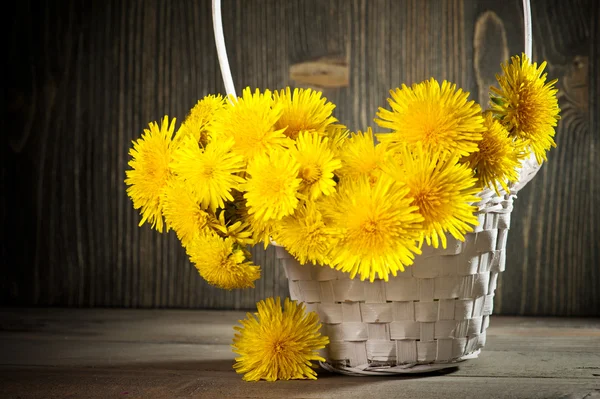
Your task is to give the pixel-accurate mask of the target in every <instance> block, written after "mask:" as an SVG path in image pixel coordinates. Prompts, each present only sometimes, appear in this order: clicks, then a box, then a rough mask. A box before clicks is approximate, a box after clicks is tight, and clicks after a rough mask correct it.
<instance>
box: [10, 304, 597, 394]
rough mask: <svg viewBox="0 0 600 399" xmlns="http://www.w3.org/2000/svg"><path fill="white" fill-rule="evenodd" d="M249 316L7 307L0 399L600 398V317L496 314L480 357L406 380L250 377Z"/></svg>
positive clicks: (395, 378) (205, 312)
mask: <svg viewBox="0 0 600 399" xmlns="http://www.w3.org/2000/svg"><path fill="white" fill-rule="evenodd" d="M243 317H244V313H242V312H233V311H231V312H230V311H193V310H125V309H118V310H117V309H94V310H92V309H56V308H51V309H39V308H37V309H25V308H22V309H7V308H2V309H0V349H1V351H0V397H2V398H15V399H16V398H19V399H26V398H283V397H286V398H344V399H349V398H361V399H365V398H379V397H381V398H420V399H428V398H486V399H488V398H581V399H583V398H586V399H591V398H600V319H572V318H571V319H566V318H565V319H560V318H523V317H501V316H492V318H491V325H490V328H489V330H488V335H487V337H488V339H487V343H486V347H485V348H484V349H483V351H482V353H481V355H480V356H479V358H478V359H475V360H471V361H468V362H465V363H462V364H461V365H460V366H459V367H457V368H455V369H451V370H450V371H446V372H440V373H437V374H428V375H424V376H414V375H413V376H409V377H348V376H341V375H336V374H330V373H327V372H324V371H322V372H319V379H318V381H278V382H275V383H269V382H257V383H247V382H243V381H242V379H241V376H240V375H238V374H236V373H235V372H234V371H233V369H232V367H231V366H232V363H233V361H232V360H233V357H234V354H233V353H232V352H231V348H230V343H231V338H232V336H233V330H232V326H233V325H235V324H237V320H239V319H241V318H243Z"/></svg>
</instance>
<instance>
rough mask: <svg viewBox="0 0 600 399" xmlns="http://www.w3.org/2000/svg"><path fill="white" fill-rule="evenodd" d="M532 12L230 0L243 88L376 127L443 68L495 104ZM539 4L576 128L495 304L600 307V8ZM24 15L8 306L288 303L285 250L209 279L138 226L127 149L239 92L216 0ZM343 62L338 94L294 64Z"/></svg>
mask: <svg viewBox="0 0 600 399" xmlns="http://www.w3.org/2000/svg"><path fill="white" fill-rule="evenodd" d="M520 4H521V2H520V1H519V0H510V1H501V2H500V1H495V0H478V1H467V0H429V1H420V0H402V1H395V0H371V1H367V0H347V1H346V0H327V1H317V0H294V1H278V0H261V1H259V0H245V1H244V0H237V1H234V0H226V1H224V2H223V7H224V8H223V18H224V21H225V38H226V41H227V44H228V49H229V52H230V61H231V63H232V65H231V67H232V73H233V77H234V81H235V82H236V86H237V88H238V90H239V89H241V88H242V87H245V86H250V87H259V88H271V89H276V88H281V87H284V86H286V85H291V86H307V85H313V86H319V87H322V88H323V91H324V94H325V96H327V97H328V99H330V100H331V101H332V102H334V103H335V104H336V105H337V108H336V116H337V117H338V118H339V119H340V120H341V121H343V122H344V123H346V124H347V125H348V126H349V127H350V128H352V129H365V128H366V127H367V126H369V125H370V126H373V125H374V124H373V118H374V116H375V113H376V111H377V107H378V106H384V105H385V103H386V102H385V100H386V97H387V95H388V90H389V89H391V88H394V87H397V86H399V85H400V84H402V83H406V84H412V83H415V82H418V81H421V80H423V79H427V78H429V77H431V76H433V77H435V78H436V79H438V80H442V79H448V80H451V81H453V82H455V83H457V85H458V86H460V87H463V88H464V89H465V90H467V91H470V92H471V93H473V98H481V97H482V96H486V95H487V90H488V86H489V85H490V84H491V83H493V82H494V74H495V73H496V72H498V69H499V65H498V64H499V62H500V61H502V60H503V59H504V58H505V57H506V55H508V54H518V53H520V52H521V51H522V36H523V34H522V22H521V8H520V7H521V5H520ZM532 8H533V19H534V58H535V59H536V60H542V59H546V60H548V72H549V75H550V76H551V77H553V78H554V77H556V78H558V79H559V83H558V87H559V89H560V105H561V108H562V109H563V112H562V115H563V120H562V121H561V123H560V127H559V130H558V132H557V137H556V139H557V143H558V148H557V149H555V150H552V151H551V152H550V155H549V162H548V164H547V165H545V166H544V167H543V168H542V170H541V171H540V173H539V175H538V176H537V177H536V178H535V179H534V181H533V182H532V183H530V184H529V185H528V186H527V187H526V188H525V189H524V190H523V191H522V193H521V194H520V195H519V198H518V199H517V200H516V203H515V211H514V215H513V219H512V220H513V225H512V230H511V233H510V235H509V240H508V248H510V249H509V252H508V258H507V270H506V272H505V273H504V275H503V276H502V283H501V285H500V286H499V289H498V291H497V293H498V296H497V301H496V308H495V312H496V313H505V314H538V315H599V314H600V290H598V289H597V287H598V286H599V285H600V270H599V267H598V265H599V264H600V255H599V248H598V247H599V242H600V231H599V226H600V215H599V212H598V210H597V204H598V203H599V199H600V192H599V190H600V189H599V187H600V179H599V173H598V171H597V166H596V164H597V161H598V159H599V158H598V151H599V150H598V148H599V146H600V135H599V128H600V127H599V124H598V118H599V115H600V110H599V109H598V107H599V105H598V94H599V80H600V76H599V73H598V71H599V70H600V65H599V64H600V49H599V46H600V29H599V27H598V24H599V23H598V21H600V10H599V5H598V2H596V1H594V0H572V1H568V2H565V1H561V0H549V1H543V0H533V1H532ZM8 15H11V16H12V17H11V18H10V19H9V21H8V22H7V23H8V24H9V26H10V34H9V35H7V36H5V43H6V50H5V51H6V52H7V54H8V57H7V59H8V60H9V62H8V63H6V66H5V84H4V89H5V90H4V91H5V96H4V98H5V100H4V101H5V103H4V105H5V108H4V109H5V113H4V114H5V117H4V118H2V122H1V123H2V130H3V132H4V134H3V138H2V143H3V144H2V161H1V162H2V169H1V170H2V172H1V174H0V189H1V190H2V202H1V203H0V204H1V205H0V218H1V220H2V225H3V229H2V233H1V234H2V236H1V237H0V242H1V244H0V245H1V252H0V256H1V257H2V275H1V277H0V300H1V303H4V304H12V305H44V306H46V305H63V306H85V307H87V306H109V307H184V308H236V309H245V308H252V307H253V306H254V304H255V302H256V301H258V300H260V299H262V298H264V297H267V296H274V295H282V296H284V295H287V283H286V281H285V276H284V275H283V271H282V270H281V269H280V268H279V267H278V265H277V264H276V261H275V258H274V256H273V251H272V250H271V249H269V250H267V251H266V252H265V251H263V250H262V249H261V248H255V249H254V250H253V252H254V255H255V259H256V262H257V263H258V264H261V265H262V266H263V269H264V273H263V277H262V278H261V280H259V281H258V284H257V287H256V289H254V290H242V291H232V292H226V291H221V290H218V289H214V288H212V287H210V286H208V285H207V284H205V283H204V282H203V281H202V279H201V278H200V277H199V276H198V274H197V272H196V271H195V269H194V268H193V267H192V266H191V265H190V264H189V262H188V260H187V258H186V256H185V253H184V251H183V250H182V248H181V247H180V246H179V244H178V242H177V240H176V238H175V236H174V235H173V234H172V233H171V234H167V235H160V234H158V233H156V232H155V231H152V230H151V229H150V228H148V227H147V226H143V227H141V228H139V227H137V224H138V221H139V215H138V214H137V213H136V212H135V211H134V210H133V209H132V206H131V202H130V201H129V199H128V198H127V197H126V194H125V188H126V187H125V185H124V183H123V179H124V171H125V170H126V168H127V162H128V155H127V152H128V150H129V148H130V145H131V141H132V140H133V139H136V138H137V137H139V135H140V134H141V132H142V130H143V129H144V127H145V126H147V123H148V122H150V121H154V120H159V119H160V118H161V117H162V116H163V115H165V114H167V115H169V116H175V117H178V118H179V119H180V120H181V118H183V117H184V116H185V114H186V112H187V110H188V109H189V108H190V107H191V106H192V105H193V104H195V102H196V101H197V100H198V98H200V97H202V96H204V95H206V94H209V93H218V92H221V93H222V92H223V91H224V88H223V85H222V82H221V77H220V73H219V70H218V63H217V59H216V51H215V48H214V44H213V36H212V30H211V19H210V2H209V1H208V0H194V1H192V0H177V1H171V2H164V1H158V0H148V1H145V0H127V1H114V0H113V1H99V0H90V1H85V2H84V1H80V0H60V1H44V2H33V1H21V2H14V3H11V5H10V7H9V9H8ZM319 60H320V61H319ZM323 60H325V64H327V67H328V68H329V69H327V71H329V72H328V73H331V74H332V76H333V78H332V80H333V83H331V84H329V86H330V87H328V84H327V82H323V81H320V80H318V79H317V80H315V79H314V76H313V77H312V78H311V75H310V73H308V72H310V71H311V69H310V68H309V69H308V72H307V70H306V69H304V70H302V68H301V69H300V71H301V72H302V73H301V74H300V75H298V74H295V73H293V72H294V71H296V72H297V71H298V68H299V66H304V67H306V65H307V63H311V62H313V63H314V62H315V61H318V62H324V61H323ZM331 60H334V61H335V62H333V63H332V62H331ZM309 65H310V64H309ZM312 67H314V65H313V66H312ZM312 67H311V68H312ZM332 68H333V69H332ZM336 68H337V69H336ZM312 71H313V72H314V69H312ZM331 71H333V72H331ZM345 74H347V75H345ZM331 86H333V87H331Z"/></svg>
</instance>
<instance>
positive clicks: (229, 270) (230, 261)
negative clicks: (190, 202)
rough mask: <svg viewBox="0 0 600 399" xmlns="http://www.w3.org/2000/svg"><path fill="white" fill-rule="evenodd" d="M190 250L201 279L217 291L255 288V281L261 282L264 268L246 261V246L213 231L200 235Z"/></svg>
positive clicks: (192, 242)
mask: <svg viewBox="0 0 600 399" xmlns="http://www.w3.org/2000/svg"><path fill="white" fill-rule="evenodd" d="M186 250H187V253H188V256H189V257H190V260H191V261H192V263H193V264H194V265H195V266H196V269H198V272H199V273H200V276H202V277H203V278H204V279H205V280H206V282H207V283H209V284H210V285H213V286H215V287H217V288H222V289H225V290H233V289H236V288H254V281H256V280H258V279H259V278H260V267H259V266H256V265H254V264H253V263H252V262H251V261H248V260H247V259H246V255H247V254H246V252H245V250H244V247H243V246H240V245H236V244H235V241H234V240H233V239H231V238H225V239H223V238H221V237H219V236H218V235H217V234H215V233H214V232H213V231H211V230H207V229H205V230H204V231H203V232H202V233H201V234H198V235H196V236H195V237H194V239H193V240H192V241H191V242H190V244H189V245H188V246H187V248H186Z"/></svg>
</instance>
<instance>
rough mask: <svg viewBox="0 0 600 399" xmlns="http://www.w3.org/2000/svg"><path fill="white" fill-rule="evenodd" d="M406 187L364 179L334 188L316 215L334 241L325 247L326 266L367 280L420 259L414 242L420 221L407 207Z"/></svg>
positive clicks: (386, 275)
mask: <svg viewBox="0 0 600 399" xmlns="http://www.w3.org/2000/svg"><path fill="white" fill-rule="evenodd" d="M408 194H409V190H408V188H406V187H404V186H402V185H401V184H399V183H396V182H394V181H393V180H392V179H391V178H389V177H387V176H386V175H382V176H381V177H380V178H379V179H377V181H376V182H375V184H371V183H370V182H369V181H368V180H367V179H366V178H362V179H359V180H346V181H344V182H342V183H340V186H339V188H338V192H337V193H336V194H335V195H333V196H330V197H327V198H326V200H325V201H326V202H325V206H323V207H322V211H323V212H324V213H325V215H326V216H328V217H329V218H331V221H332V223H331V224H332V226H333V227H334V228H335V229H336V233H337V241H336V243H335V245H334V246H333V247H332V248H331V252H330V259H331V263H330V264H331V266H333V267H335V268H336V269H338V270H342V271H344V272H349V273H350V278H354V277H355V276H356V275H357V274H360V279H361V280H365V279H366V278H368V279H369V280H370V281H373V280H374V279H375V276H376V275H377V276H378V278H382V279H384V280H385V281H387V280H388V278H389V274H390V273H391V274H392V275H393V276H396V275H397V272H398V270H399V271H404V266H408V265H411V264H412V263H413V260H414V254H413V253H417V254H420V253H421V252H420V250H419V248H418V247H417V245H416V244H417V240H418V239H419V234H420V232H421V222H422V221H423V217H422V216H421V215H419V213H417V211H418V208H417V207H416V206H413V205H411V202H412V201H413V199H412V198H411V197H409V196H408Z"/></svg>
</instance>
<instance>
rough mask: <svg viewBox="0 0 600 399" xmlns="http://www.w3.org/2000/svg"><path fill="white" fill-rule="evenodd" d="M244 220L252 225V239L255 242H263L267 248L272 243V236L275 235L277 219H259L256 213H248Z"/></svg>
mask: <svg viewBox="0 0 600 399" xmlns="http://www.w3.org/2000/svg"><path fill="white" fill-rule="evenodd" d="M244 221H245V222H246V223H248V224H249V225H250V232H251V233H252V240H253V241H254V242H255V243H259V242H262V243H263V246H264V248H265V249H267V247H268V246H269V244H270V243H271V237H272V236H273V230H274V225H275V222H276V221H275V220H273V219H270V220H263V219H257V218H256V217H254V215H251V214H248V213H246V214H245V215H244Z"/></svg>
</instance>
